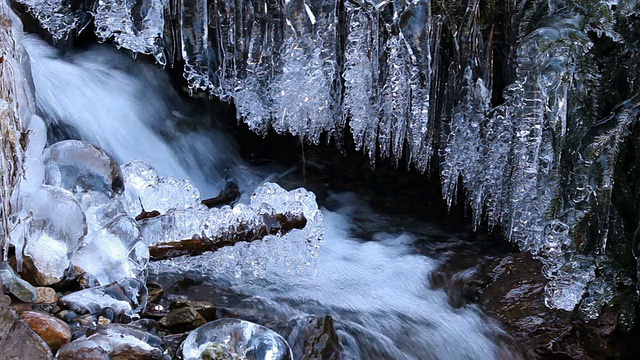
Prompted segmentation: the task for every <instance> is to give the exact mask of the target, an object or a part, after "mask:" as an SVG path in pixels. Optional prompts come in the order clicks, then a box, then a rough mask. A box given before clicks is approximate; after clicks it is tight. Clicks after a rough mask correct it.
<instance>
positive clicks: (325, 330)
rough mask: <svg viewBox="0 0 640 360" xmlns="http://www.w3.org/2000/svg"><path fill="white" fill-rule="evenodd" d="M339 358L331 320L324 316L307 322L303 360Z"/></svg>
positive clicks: (336, 337)
mask: <svg viewBox="0 0 640 360" xmlns="http://www.w3.org/2000/svg"><path fill="white" fill-rule="evenodd" d="M339 358H340V340H339V339H338V334H337V333H336V329H335V327H334V325H333V318H331V316H325V317H322V318H315V319H312V320H310V321H309V327H308V328H307V335H306V337H305V340H304V356H303V357H302V359H304V360H330V359H331V360H337V359H339Z"/></svg>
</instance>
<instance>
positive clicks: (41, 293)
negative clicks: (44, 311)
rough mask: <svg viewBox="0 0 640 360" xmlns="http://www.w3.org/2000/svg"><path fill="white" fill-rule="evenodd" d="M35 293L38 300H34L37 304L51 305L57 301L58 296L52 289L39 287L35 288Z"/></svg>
mask: <svg viewBox="0 0 640 360" xmlns="http://www.w3.org/2000/svg"><path fill="white" fill-rule="evenodd" d="M36 291H37V292H38V300H36V303H38V304H51V303H54V302H56V301H58V294H56V291H55V290H54V289H53V288H50V287H42V286H40V287H36Z"/></svg>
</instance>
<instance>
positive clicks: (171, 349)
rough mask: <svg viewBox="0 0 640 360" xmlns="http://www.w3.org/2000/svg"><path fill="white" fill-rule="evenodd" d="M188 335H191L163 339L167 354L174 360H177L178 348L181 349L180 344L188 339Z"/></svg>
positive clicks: (172, 335)
mask: <svg viewBox="0 0 640 360" xmlns="http://www.w3.org/2000/svg"><path fill="white" fill-rule="evenodd" d="M187 335H189V333H181V334H171V335H165V336H163V337H162V342H163V344H164V347H165V349H167V354H168V355H169V356H171V358H172V359H175V358H176V353H177V351H178V347H180V344H182V342H183V341H184V339H186V338H187Z"/></svg>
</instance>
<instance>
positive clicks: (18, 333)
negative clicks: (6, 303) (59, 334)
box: [0, 307, 53, 360]
mask: <svg viewBox="0 0 640 360" xmlns="http://www.w3.org/2000/svg"><path fill="white" fill-rule="evenodd" d="M0 359H3V360H4V359H12V360H14V359H29V360H41V359H42V360H44V359H47V360H49V359H53V354H52V353H51V349H49V346H47V344H46V343H45V342H44V340H42V338H41V337H40V336H38V335H37V334H36V333H35V332H33V331H32V330H31V328H30V327H29V325H27V323H26V322H24V321H23V320H22V319H20V318H19V317H18V315H17V314H16V313H15V312H14V311H13V310H11V309H9V308H6V307H0Z"/></svg>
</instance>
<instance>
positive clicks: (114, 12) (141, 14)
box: [92, 0, 168, 65]
mask: <svg viewBox="0 0 640 360" xmlns="http://www.w3.org/2000/svg"><path fill="white" fill-rule="evenodd" d="M164 3H168V1H140V2H135V3H133V2H130V1H124V0H116V1H99V2H97V4H96V7H95V9H93V11H92V13H93V15H94V25H95V27H96V35H97V36H98V39H99V40H100V41H105V40H107V39H109V38H111V37H113V42H114V43H115V44H116V46H122V47H124V48H126V49H129V50H131V51H133V52H134V53H143V54H150V55H153V56H154V57H155V58H156V60H157V61H158V63H160V64H162V65H165V64H166V63H167V60H166V58H165V55H164V47H163V44H162V41H163V40H162V33H163V31H164V8H165V5H164ZM167 6H168V4H167Z"/></svg>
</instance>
